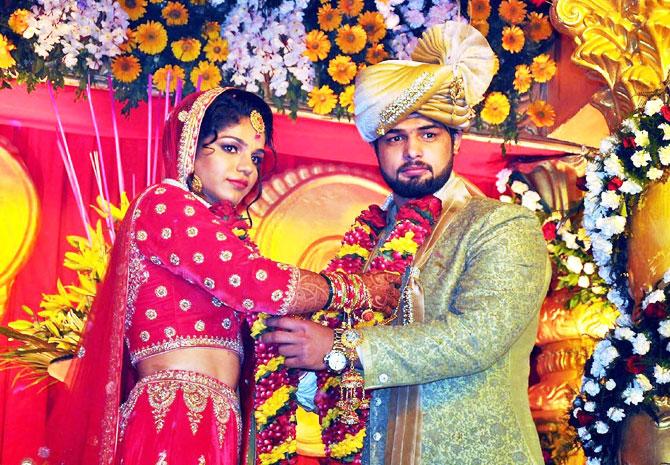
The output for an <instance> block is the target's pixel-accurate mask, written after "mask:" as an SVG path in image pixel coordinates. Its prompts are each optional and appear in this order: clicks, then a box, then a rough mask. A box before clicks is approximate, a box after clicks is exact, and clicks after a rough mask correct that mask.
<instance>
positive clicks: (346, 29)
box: [335, 24, 366, 55]
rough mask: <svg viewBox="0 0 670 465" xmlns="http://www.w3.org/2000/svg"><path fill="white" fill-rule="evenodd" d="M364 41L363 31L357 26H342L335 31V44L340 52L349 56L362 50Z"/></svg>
mask: <svg viewBox="0 0 670 465" xmlns="http://www.w3.org/2000/svg"><path fill="white" fill-rule="evenodd" d="M365 41H366V35H365V30H364V29H363V28H362V27H360V26H359V25H355V26H349V25H348V24H346V25H344V26H342V27H341V28H340V29H339V30H338V31H337V37H336V38H335V43H336V44H337V46H338V47H340V50H342V51H343V52H344V53H347V54H349V55H353V54H354V53H358V52H360V51H361V50H363V47H365Z"/></svg>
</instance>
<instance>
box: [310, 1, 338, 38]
mask: <svg viewBox="0 0 670 465" xmlns="http://www.w3.org/2000/svg"><path fill="white" fill-rule="evenodd" d="M316 17H317V21H318V22H319V27H320V28H321V29H323V30H324V31H326V32H329V31H334V30H335V29H337V28H338V27H340V24H342V14H341V13H340V12H339V10H337V9H335V8H333V7H332V6H330V5H324V6H322V7H321V8H319V12H318V13H317V15H316Z"/></svg>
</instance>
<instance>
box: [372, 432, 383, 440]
mask: <svg viewBox="0 0 670 465" xmlns="http://www.w3.org/2000/svg"><path fill="white" fill-rule="evenodd" d="M381 438H382V433H380V432H379V431H377V432H376V433H375V434H373V435H372V439H374V440H375V441H379V440H380V439H381Z"/></svg>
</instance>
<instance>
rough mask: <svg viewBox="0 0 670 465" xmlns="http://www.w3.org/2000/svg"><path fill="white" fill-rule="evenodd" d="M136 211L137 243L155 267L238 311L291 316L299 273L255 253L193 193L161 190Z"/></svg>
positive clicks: (149, 196) (171, 187) (169, 188)
mask: <svg viewBox="0 0 670 465" xmlns="http://www.w3.org/2000/svg"><path fill="white" fill-rule="evenodd" d="M137 210H139V213H137V212H136V213H135V214H136V215H139V216H137V220H136V227H135V239H136V242H137V245H138V248H139V250H140V251H141V252H142V253H143V254H144V255H145V256H146V257H147V258H148V259H149V260H151V261H152V262H153V263H155V264H158V265H160V266H164V267H165V268H167V269H168V270H170V271H171V272H173V273H175V274H177V275H180V276H182V277H183V278H184V279H186V280H188V281H189V282H192V283H193V284H195V285H197V286H199V287H201V288H203V289H205V290H207V291H208V292H209V293H211V294H212V295H213V296H215V297H216V298H218V299H220V300H221V301H222V302H223V303H225V304H226V305H228V306H230V307H232V308H234V309H235V310H238V311H256V312H266V313H272V314H280V315H283V314H286V313H287V312H288V308H289V305H290V303H291V300H292V299H293V297H294V294H295V289H296V285H297V281H298V278H299V271H298V268H296V267H294V266H290V265H286V264H283V263H278V262H275V261H272V260H269V259H267V258H264V257H262V256H260V255H258V254H257V253H255V252H254V251H253V250H251V249H250V248H249V247H247V245H246V244H245V243H244V242H243V241H242V240H240V239H239V238H238V237H237V236H235V234H234V233H233V232H232V230H231V229H230V228H229V227H228V226H227V225H226V224H225V223H224V222H223V221H221V220H220V219H219V218H217V217H216V216H215V215H214V214H213V213H211V212H210V211H209V210H208V209H207V207H206V206H205V205H203V204H202V203H201V202H200V201H199V200H198V199H197V198H195V197H194V196H193V194H191V193H189V192H186V191H184V190H181V189H179V188H178V187H175V186H171V185H159V186H158V187H156V188H155V189H154V190H153V191H152V192H151V193H149V194H148V195H146V197H145V198H144V199H142V202H141V203H140V204H139V205H138V207H137Z"/></svg>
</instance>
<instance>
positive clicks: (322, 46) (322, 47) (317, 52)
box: [305, 29, 331, 62]
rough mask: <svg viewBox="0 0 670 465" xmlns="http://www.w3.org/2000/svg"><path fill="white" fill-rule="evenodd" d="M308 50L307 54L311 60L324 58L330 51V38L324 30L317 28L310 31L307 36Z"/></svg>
mask: <svg viewBox="0 0 670 465" xmlns="http://www.w3.org/2000/svg"><path fill="white" fill-rule="evenodd" d="M305 43H306V50H305V56H306V57H307V58H309V59H310V60H311V61H315V62H316V61H319V60H323V59H324V58H326V57H327V56H328V52H330V47H331V44H330V40H328V36H326V34H324V32H323V31H320V30H318V29H315V30H313V31H310V32H309V33H308V34H307V37H306V38H305Z"/></svg>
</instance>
